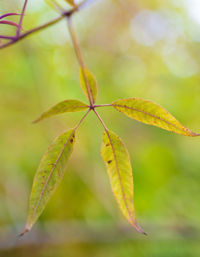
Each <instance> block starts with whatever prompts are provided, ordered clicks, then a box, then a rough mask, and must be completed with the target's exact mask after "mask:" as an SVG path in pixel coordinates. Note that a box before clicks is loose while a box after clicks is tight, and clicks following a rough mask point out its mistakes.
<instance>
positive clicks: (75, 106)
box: [34, 100, 88, 123]
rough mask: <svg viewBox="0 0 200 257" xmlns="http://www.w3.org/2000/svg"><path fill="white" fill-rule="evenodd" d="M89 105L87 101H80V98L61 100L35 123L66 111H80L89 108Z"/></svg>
mask: <svg viewBox="0 0 200 257" xmlns="http://www.w3.org/2000/svg"><path fill="white" fill-rule="evenodd" d="M87 109H88V106H87V105H86V104H85V103H82V102H80V101H79V100H65V101H63V102H60V103H58V104H56V105H55V106H53V107H52V108H50V109H49V110H48V111H46V112H44V113H43V114H42V115H41V116H40V117H39V118H38V119H37V120H35V121H34V123H37V122H39V121H41V120H44V119H46V118H49V117H51V116H54V115H57V114H61V113H65V112H80V111H84V110H87Z"/></svg>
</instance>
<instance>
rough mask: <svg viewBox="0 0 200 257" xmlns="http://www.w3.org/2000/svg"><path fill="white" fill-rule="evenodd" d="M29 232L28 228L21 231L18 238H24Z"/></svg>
mask: <svg viewBox="0 0 200 257" xmlns="http://www.w3.org/2000/svg"><path fill="white" fill-rule="evenodd" d="M29 231H30V229H29V228H25V229H24V231H23V232H22V233H21V234H19V237H22V236H24V235H25V234H27V233H28V232H29Z"/></svg>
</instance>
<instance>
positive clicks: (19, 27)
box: [16, 0, 28, 38]
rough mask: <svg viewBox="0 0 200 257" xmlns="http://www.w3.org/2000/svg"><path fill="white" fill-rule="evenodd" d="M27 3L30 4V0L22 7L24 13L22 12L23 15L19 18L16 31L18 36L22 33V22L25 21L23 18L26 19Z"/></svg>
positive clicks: (26, 0)
mask: <svg viewBox="0 0 200 257" xmlns="http://www.w3.org/2000/svg"><path fill="white" fill-rule="evenodd" d="M27 4H28V0H25V1H24V5H23V8H22V13H21V16H20V20H19V25H18V28H17V33H16V37H17V38H18V37H19V36H20V34H21V29H22V22H23V19H24V14H25V11H26V7H27Z"/></svg>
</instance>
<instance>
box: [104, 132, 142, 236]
mask: <svg viewBox="0 0 200 257" xmlns="http://www.w3.org/2000/svg"><path fill="white" fill-rule="evenodd" d="M101 156H102V158H103V160H104V162H105V164H106V168H107V171H108V175H109V177H110V183H111V187H112V191H113V193H114V195H115V198H116V200H117V203H118V205H119V207H120V209H121V211H122V213H123V215H124V216H125V217H126V219H127V220H128V221H129V223H130V224H131V225H132V226H133V227H134V228H135V229H136V230H137V231H138V232H140V233H143V234H145V232H143V230H142V229H141V228H140V227H139V225H138V224H137V221H136V217H135V210H134V204H133V175H132V168H131V163H130V159H129V154H128V151H127V149H126V147H125V145H124V143H123V142H122V140H121V139H120V138H119V137H118V136H117V135H116V134H114V133H113V132H112V131H110V130H107V131H105V132H104V135H103V143H102V148H101Z"/></svg>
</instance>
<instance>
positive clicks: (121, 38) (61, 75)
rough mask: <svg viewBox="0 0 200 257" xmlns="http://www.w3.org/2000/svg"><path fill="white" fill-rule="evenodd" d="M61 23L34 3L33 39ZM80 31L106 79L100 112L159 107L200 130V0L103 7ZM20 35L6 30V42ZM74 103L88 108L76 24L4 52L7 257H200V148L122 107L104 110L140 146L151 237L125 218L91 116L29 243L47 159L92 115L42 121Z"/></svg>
mask: <svg viewBox="0 0 200 257" xmlns="http://www.w3.org/2000/svg"><path fill="white" fill-rule="evenodd" d="M60 3H61V4H62V3H64V2H62V0H60ZM22 4H23V1H15V0H7V1H3V0H0V14H3V13H5V12H16V11H17V12H20V8H21V6H22ZM57 16H58V14H57V13H56V12H55V11H54V10H52V9H51V8H50V7H49V6H48V5H47V4H45V2H44V1H43V0H37V1H36V0H34V1H32V0H30V1H29V5H28V11H27V13H26V16H25V20H24V30H28V29H30V28H33V27H34V26H36V25H39V24H42V23H44V22H46V21H48V20H50V19H52V18H53V17H57ZM10 20H13V21H17V18H16V17H15V18H10ZM74 25H75V29H76V32H77V34H78V37H79V40H80V44H81V48H82V51H83V54H84V58H85V61H86V63H87V65H88V67H89V69H90V70H91V71H92V72H93V73H94V74H95V76H96V78H97V80H98V85H99V94H98V103H110V102H111V101H113V100H116V99H118V98H127V97H134V96H135V97H142V98H146V99H150V100H153V101H155V102H157V103H159V104H161V105H162V106H163V107H165V108H166V109H168V110H169V111H170V112H171V113H172V114H174V116H175V117H177V118H178V120H180V121H181V122H182V123H183V124H185V125H186V126H187V127H189V128H191V129H192V130H193V131H196V132H199V131H200V116H199V110H200V68H199V67H200V5H199V1H198V0H169V1H159V0H152V1H149V0H134V1H133V0H102V1H100V0H99V1H98V0H97V1H93V4H92V5H90V6H88V7H87V8H85V9H84V10H82V11H81V12H80V13H78V14H76V15H75V16H74ZM13 33H15V31H14V30H13V29H12V28H8V27H7V26H5V25H1V26H0V34H13ZM70 98H77V99H79V100H83V101H84V100H85V98H84V95H83V93H82V92H81V89H80V87H79V79H78V66H77V61H76V59H75V56H74V52H73V48H72V45H71V40H70V38H69V34H68V31H67V27H66V21H62V22H61V23H59V24H57V25H55V26H54V27H52V28H50V29H48V30H46V31H43V32H40V33H38V34H35V35H33V36H31V37H29V38H27V39H26V40H23V41H21V42H20V43H18V44H15V45H14V46H12V47H10V48H7V49H3V50H1V51H0V164H1V165H0V174H1V175H0V256H12V257H13V256H14V257H15V256H16V257H18V256H19V257H23V256H39V257H51V256H52V257H53V256H58V257H62V256H63V257H64V256H65V257H68V256H69V257H71V256H73V257H86V256H87V257H89V256H92V257H93V256H95V257H103V256H108V257H132V256H137V257H143V256H145V257H179V256H180V257H185V256H187V257H188V256H189V257H190V256H191V257H193V256H194V257H196V256H197V257H198V256H200V218H199V217H200V205H199V203H200V172H199V167H200V158H199V156H200V155H199V139H198V138H196V139H195V138H186V137H183V136H180V135H175V134H172V133H170V132H166V131H163V130H160V129H158V128H155V127H150V126H146V125H143V124H140V123H138V122H136V121H133V120H130V119H128V118H126V117H125V116H123V115H122V114H120V113H118V112H116V111H115V110H112V109H111V108H105V109H101V110H99V112H100V113H101V114H102V117H103V118H104V120H105V123H106V124H107V126H108V127H109V128H110V129H111V130H113V131H114V132H116V133H117V134H119V135H120V137H121V138H122V139H123V140H124V142H125V143H126V145H127V147H128V149H129V152H130V156H131V161H132V167H133V173H134V186H135V208H136V213H137V218H138V221H139V223H140V224H141V226H142V228H143V229H144V230H145V231H146V232H147V233H148V237H145V236H143V235H140V234H138V233H137V232H136V231H135V230H133V229H132V228H131V227H130V226H129V225H128V224H127V222H126V221H125V220H124V218H123V217H122V215H121V213H120V211H119V210H118V206H117V204H116V202H115V199H114V197H113V195H112V192H111V189H110V185H109V181H108V177H107V174H106V169H105V167H104V163H103V161H102V160H101V157H100V146H101V138H102V134H103V129H102V127H101V125H100V124H99V123H98V121H97V118H96V117H95V116H94V114H92V113H91V114H90V116H89V117H88V119H87V120H85V121H84V123H83V124H82V126H81V127H80V129H79V130H78V133H77V142H76V145H75V150H74V152H73V155H72V158H71V159H70V161H69V165H68V169H67V171H66V175H65V177H64V179H63V181H62V183H61V185H60V186H59V188H58V190H57V191H56V193H55V195H54V196H53V197H52V199H51V200H50V202H49V204H48V206H47V208H46V209H45V211H44V213H43V214H42V216H41V218H40V219H39V222H38V223H37V224H36V226H35V227H34V228H33V230H32V231H31V232H30V233H29V234H28V235H27V236H25V237H24V238H21V239H19V238H17V235H18V233H19V232H21V231H22V230H23V228H24V224H25V221H26V215H27V206H28V197H29V193H30V190H31V185H32V180H33V177H34V174H35V171H36V169H37V166H38V163H39V161H40V159H41V156H42V155H43V153H44V151H45V150H46V148H47V147H48V145H49V144H50V143H51V142H52V140H53V139H54V138H55V137H56V136H57V135H58V134H59V133H62V132H63V131H65V130H66V129H68V128H71V127H73V126H74V125H75V124H76V122H77V121H78V120H79V119H80V117H81V115H82V113H74V114H67V115H61V116H59V117H55V118H51V119H49V120H46V121H44V122H42V123H40V124H37V125H33V124H32V123H31V122H32V121H33V120H34V119H35V118H37V117H38V116H39V115H40V114H41V112H43V111H44V110H46V109H48V108H49V107H50V106H52V105H54V104H56V103H57V102H59V101H62V100H64V99H70Z"/></svg>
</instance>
